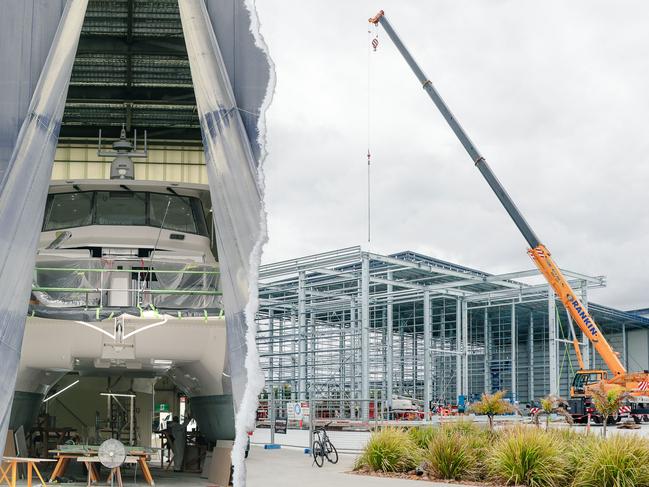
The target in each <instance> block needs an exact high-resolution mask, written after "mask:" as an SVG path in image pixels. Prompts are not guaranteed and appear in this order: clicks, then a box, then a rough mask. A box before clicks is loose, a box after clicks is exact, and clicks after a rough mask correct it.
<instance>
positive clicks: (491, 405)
mask: <svg viewBox="0 0 649 487" xmlns="http://www.w3.org/2000/svg"><path fill="white" fill-rule="evenodd" d="M506 393H507V391H498V392H494V393H493V394H487V393H486V392H485V393H483V394H482V399H480V400H479V401H478V402H476V403H475V404H473V405H472V406H471V411H473V412H474V413H475V414H485V415H486V416H487V419H488V420H489V430H490V431H493V429H494V416H495V415H497V414H506V413H511V412H513V411H514V406H512V404H511V403H509V402H508V401H505V400H504V399H503V398H504V397H505V394H506Z"/></svg>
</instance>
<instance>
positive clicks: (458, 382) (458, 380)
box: [455, 298, 462, 401]
mask: <svg viewBox="0 0 649 487" xmlns="http://www.w3.org/2000/svg"><path fill="white" fill-rule="evenodd" d="M460 306H461V305H460V300H459V299H458V298H456V299H455V352H456V355H455V396H456V400H457V401H459V396H460V395H462V355H461V353H462V314H461V309H460Z"/></svg>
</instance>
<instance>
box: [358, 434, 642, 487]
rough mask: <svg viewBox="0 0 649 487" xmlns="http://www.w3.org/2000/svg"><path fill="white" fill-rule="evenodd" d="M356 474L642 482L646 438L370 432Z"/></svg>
mask: <svg viewBox="0 0 649 487" xmlns="http://www.w3.org/2000/svg"><path fill="white" fill-rule="evenodd" d="M354 473H356V474H365V475H373V476H386V477H395V478H397V477H398V478H405V479H413V480H422V481H426V480H431V481H444V482H453V483H455V482H457V483H461V484H464V485H490V486H493V485H524V486H528V487H564V486H565V487H649V441H647V440H646V439H645V438H641V437H638V436H635V435H624V436H618V435H612V436H611V437H609V438H603V437H602V436H600V435H595V434H591V435H585V434H582V433H577V432H575V431H574V430H571V429H561V430H549V431H544V430H543V429H541V428H538V427H535V426H531V425H528V426H513V427H504V428H500V429H496V430H494V431H491V430H489V429H488V428H484V427H480V426H477V425H476V424H474V423H470V422H457V423H451V424H445V425H441V426H424V427H416V428H398V427H387V428H383V429H382V430H380V431H376V432H375V433H373V434H372V436H371V438H370V440H369V441H368V443H367V445H366V446H365V448H364V450H363V452H362V453H361V455H360V456H359V457H358V459H357V461H356V465H355V472H354Z"/></svg>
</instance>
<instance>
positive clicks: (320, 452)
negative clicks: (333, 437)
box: [311, 440, 325, 467]
mask: <svg viewBox="0 0 649 487" xmlns="http://www.w3.org/2000/svg"><path fill="white" fill-rule="evenodd" d="M311 453H312V454H313V461H314V462H315V464H316V465H317V466H318V467H322V466H323V465H324V457H325V451H324V447H323V446H322V443H320V441H318V440H315V441H314V442H313V446H312V447H311Z"/></svg>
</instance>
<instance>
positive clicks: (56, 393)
mask: <svg viewBox="0 0 649 487" xmlns="http://www.w3.org/2000/svg"><path fill="white" fill-rule="evenodd" d="M78 383H79V380H78V379H77V380H75V381H74V382H73V383H72V384H70V385H67V386H65V387H64V388H63V389H61V390H60V391H58V392H55V393H54V394H52V395H51V396H50V397H46V398H45V399H43V402H47V401H49V400H50V399H54V398H55V397H56V396H58V395H59V394H61V393H62V392H65V391H67V390H68V389H69V388H70V387H72V386H76V385H77V384H78Z"/></svg>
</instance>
